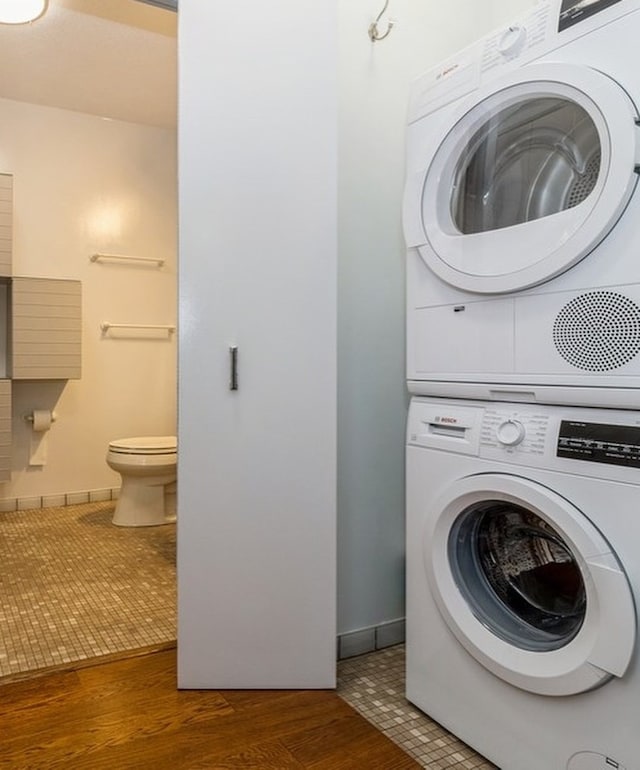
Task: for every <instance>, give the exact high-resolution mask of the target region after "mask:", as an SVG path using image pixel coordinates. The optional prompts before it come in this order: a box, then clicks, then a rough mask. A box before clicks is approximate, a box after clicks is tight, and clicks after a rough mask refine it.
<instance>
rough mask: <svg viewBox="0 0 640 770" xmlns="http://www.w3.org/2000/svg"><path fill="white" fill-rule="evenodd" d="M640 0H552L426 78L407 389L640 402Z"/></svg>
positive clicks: (411, 220) (415, 110) (419, 107)
mask: <svg viewBox="0 0 640 770" xmlns="http://www.w3.org/2000/svg"><path fill="white" fill-rule="evenodd" d="M639 40H640V0H593V1H592V2H585V1H584V0H583V1H582V2H576V0H546V1H543V2H540V3H538V4H537V5H535V6H533V7H532V8H531V10H529V11H528V12H527V13H525V14H524V15H523V16H522V17H521V18H519V19H518V20H516V21H515V22H514V23H513V24H511V25H509V26H507V27H505V28H504V29H501V30H498V31H497V32H496V33H494V34H491V35H489V36H487V37H485V38H484V39H482V40H480V41H479V42H478V43H476V44H475V45H472V46H470V47H469V48H467V49H466V50H464V51H462V52H461V53H459V54H457V55H456V56H454V57H452V58H451V59H449V60H448V61H445V62H444V63H442V64H441V65H440V66H438V67H437V68H435V69H433V70H432V71H430V72H427V73H426V74H425V75H424V76H422V77H421V78H419V79H418V80H417V81H416V82H415V83H414V85H413V87H412V92H411V101H410V108H409V125H408V129H407V178H406V186H405V196H404V204H403V218H404V230H405V237H406V242H407V245H408V247H409V248H408V272H407V278H408V284H407V293H408V334H407V337H408V339H407V345H408V347H407V361H408V373H407V374H408V381H409V389H410V390H411V392H412V393H414V394H423V395H436V396H454V397H460V398H483V399H496V400H516V399H517V400H526V401H542V402H547V403H573V404H581V405H587V406H612V407H622V408H631V409H633V408H640V391H639V390H638V388H639V387H640V193H639V192H638V191H637V189H636V188H637V180H638V171H639V170H640V166H639V164H640V127H639V125H638V122H639V112H638V108H639V107H640V66H638V61H637V50H638V41H639Z"/></svg>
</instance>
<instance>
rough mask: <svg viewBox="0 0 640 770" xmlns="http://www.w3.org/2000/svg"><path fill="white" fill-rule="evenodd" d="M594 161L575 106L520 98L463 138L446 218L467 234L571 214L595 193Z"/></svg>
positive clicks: (583, 118) (590, 136)
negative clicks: (462, 151)
mask: <svg viewBox="0 0 640 770" xmlns="http://www.w3.org/2000/svg"><path fill="white" fill-rule="evenodd" d="M600 161H601V145H600V138H599V136H598V131H597V128H596V126H595V124H594V122H593V120H592V119H591V117H590V116H589V114H588V113H587V112H586V111H585V110H584V109H583V108H582V107H581V106H580V105H578V104H576V103H575V102H573V101H571V100H569V99H566V98H562V99H560V98H551V97H535V98H531V97H527V99H524V100H521V101H519V102H516V103H515V104H514V105H512V106H510V107H507V108H505V109H503V110H501V111H499V112H497V113H496V114H494V115H493V116H491V117H490V118H489V119H488V120H487V121H486V122H485V123H484V124H483V125H482V126H481V128H480V129H479V130H477V131H476V133H475V134H474V136H473V137H471V139H470V141H469V142H468V144H467V147H466V150H465V152H464V153H463V154H462V156H461V157H460V160H459V163H458V166H457V169H456V173H455V175H454V184H453V198H452V201H451V213H452V218H453V220H454V222H455V224H456V226H457V227H458V229H459V230H460V232H461V233H463V234H472V233H480V232H487V231H490V230H498V229H500V228H503V227H510V226H513V225H517V224H522V223H523V222H531V221H532V220H535V219H541V218H542V217H545V216H549V215H551V214H555V213H558V212H560V211H565V210H567V209H570V208H573V207H574V206H577V205H579V204H580V203H582V201H584V200H585V199H586V198H587V197H588V196H589V194H590V193H591V192H592V190H593V188H594V187H595V185H596V182H597V181H598V175H599V173H600Z"/></svg>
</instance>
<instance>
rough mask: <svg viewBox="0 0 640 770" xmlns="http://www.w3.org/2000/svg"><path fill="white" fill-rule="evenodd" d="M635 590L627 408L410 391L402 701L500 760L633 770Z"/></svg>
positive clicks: (639, 675)
mask: <svg viewBox="0 0 640 770" xmlns="http://www.w3.org/2000/svg"><path fill="white" fill-rule="evenodd" d="M639 595H640V412H634V411H632V410H613V409H593V408H592V409H583V408H576V407H563V406H559V405H548V406H547V405H539V404H522V403H491V402H486V401H485V402H482V401H463V400H453V399H437V398H436V399H434V398H425V397H414V398H413V399H412V402H411V405H410V409H409V419H408V435H407V643H406V649H407V670H406V674H407V680H406V682H407V684H406V687H407V698H408V699H409V700H410V701H411V702H412V703H414V704H415V705H416V706H418V707H419V708H420V709H422V710H423V711H424V712H426V713H427V714H429V715H430V716H431V717H432V718H433V719H435V720H436V721H438V722H440V723H441V724H442V725H444V726H445V727H446V728H447V729H448V730H450V731H451V732H452V733H454V734H455V735H457V736H458V737H459V738H460V739H462V740H463V741H465V742H466V743H468V744H469V745H470V746H472V747H473V748H475V749H476V750H477V751H478V752H479V753H480V754H482V755H484V756H485V757H486V758H487V759H489V760H491V761H492V762H494V763H495V764H496V765H497V766H498V767H500V768H502V770H611V768H617V769H618V770H621V769H626V770H637V769H638V768H639V767H640V730H638V719H637V714H638V703H640V670H639V669H638V621H637V611H636V604H637V601H638V598H639Z"/></svg>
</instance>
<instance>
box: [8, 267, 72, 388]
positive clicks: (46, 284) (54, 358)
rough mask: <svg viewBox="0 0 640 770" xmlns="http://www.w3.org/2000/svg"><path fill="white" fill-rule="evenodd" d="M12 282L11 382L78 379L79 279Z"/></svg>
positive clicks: (16, 279)
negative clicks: (12, 380)
mask: <svg viewBox="0 0 640 770" xmlns="http://www.w3.org/2000/svg"><path fill="white" fill-rule="evenodd" d="M11 284H12V286H11V335H10V336H11V360H12V366H11V377H12V379H14V380H59V379H62V380H69V379H78V378H79V377H80V374H81V342H82V308H81V299H82V295H81V284H80V281H71V280H61V279H53V278H14V279H13V280H12V282H11Z"/></svg>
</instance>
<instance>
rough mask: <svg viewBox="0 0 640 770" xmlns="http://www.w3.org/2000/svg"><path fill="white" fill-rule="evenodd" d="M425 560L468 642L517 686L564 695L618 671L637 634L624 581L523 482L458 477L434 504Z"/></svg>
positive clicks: (541, 491) (574, 520) (563, 506)
mask: <svg viewBox="0 0 640 770" xmlns="http://www.w3.org/2000/svg"><path fill="white" fill-rule="evenodd" d="M433 512H434V515H432V516H430V517H429V519H428V521H427V523H426V529H425V534H424V562H425V567H426V570H427V574H428V579H429V584H430V587H431V590H432V593H433V595H434V598H435V600H436V603H437V605H438V608H439V610H440V613H441V614H442V617H443V618H444V620H445V622H446V623H447V625H448V627H449V628H450V630H451V631H452V632H453V633H454V634H455V636H456V637H457V638H458V640H459V641H460V643H461V644H462V645H463V646H464V647H465V648H466V649H467V651H468V652H469V653H470V654H471V655H472V656H473V657H474V658H476V660H478V661H479V662H480V663H482V664H483V665H484V666H485V667H486V668H488V669H489V670H490V671H492V672H493V673H494V674H495V675H496V676H498V677H500V678H501V679H504V680H505V681H507V682H509V683H510V684H512V685H515V686H516V687H520V688H522V689H524V690H527V691H529V692H533V693H539V694H542V695H569V694H573V693H578V692H583V691H586V690H590V689H592V688H594V687H597V686H599V685H601V684H603V683H604V682H606V681H607V680H609V679H610V678H611V677H613V676H616V677H621V676H622V675H623V674H624V673H625V671H626V669H627V666H628V665H629V661H630V659H631V656H632V653H633V650H634V647H635V641H636V615H635V607H634V602H633V596H632V591H631V588H630V585H629V581H628V580H627V577H626V575H625V573H624V571H623V569H622V567H621V566H620V564H619V562H618V560H617V559H616V556H615V554H613V553H612V552H611V548H610V546H609V545H608V543H607V542H606V541H605V539H604V538H603V536H602V535H601V534H600V532H599V531H598V530H597V529H596V528H595V527H594V526H593V525H592V524H591V523H590V521H589V520H588V519H587V518H586V517H585V516H584V515H583V514H582V513H581V512H580V511H579V510H578V509H577V508H575V507H574V506H573V505H571V503H569V502H567V500H565V499H564V498H563V497H560V496H559V495H558V494H556V493H554V492H552V491H551V490H549V489H547V488H546V487H543V486H541V485H539V484H536V483H534V482H531V481H529V480H527V479H524V478H520V477H517V476H510V475H507V474H479V475H477V476H468V477H465V478H462V479H460V480H459V481H457V482H456V483H454V484H452V485H451V486H450V487H449V488H448V490H447V491H446V492H445V493H444V494H443V495H441V496H440V498H439V499H438V500H437V502H436V504H434V507H433Z"/></svg>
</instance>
